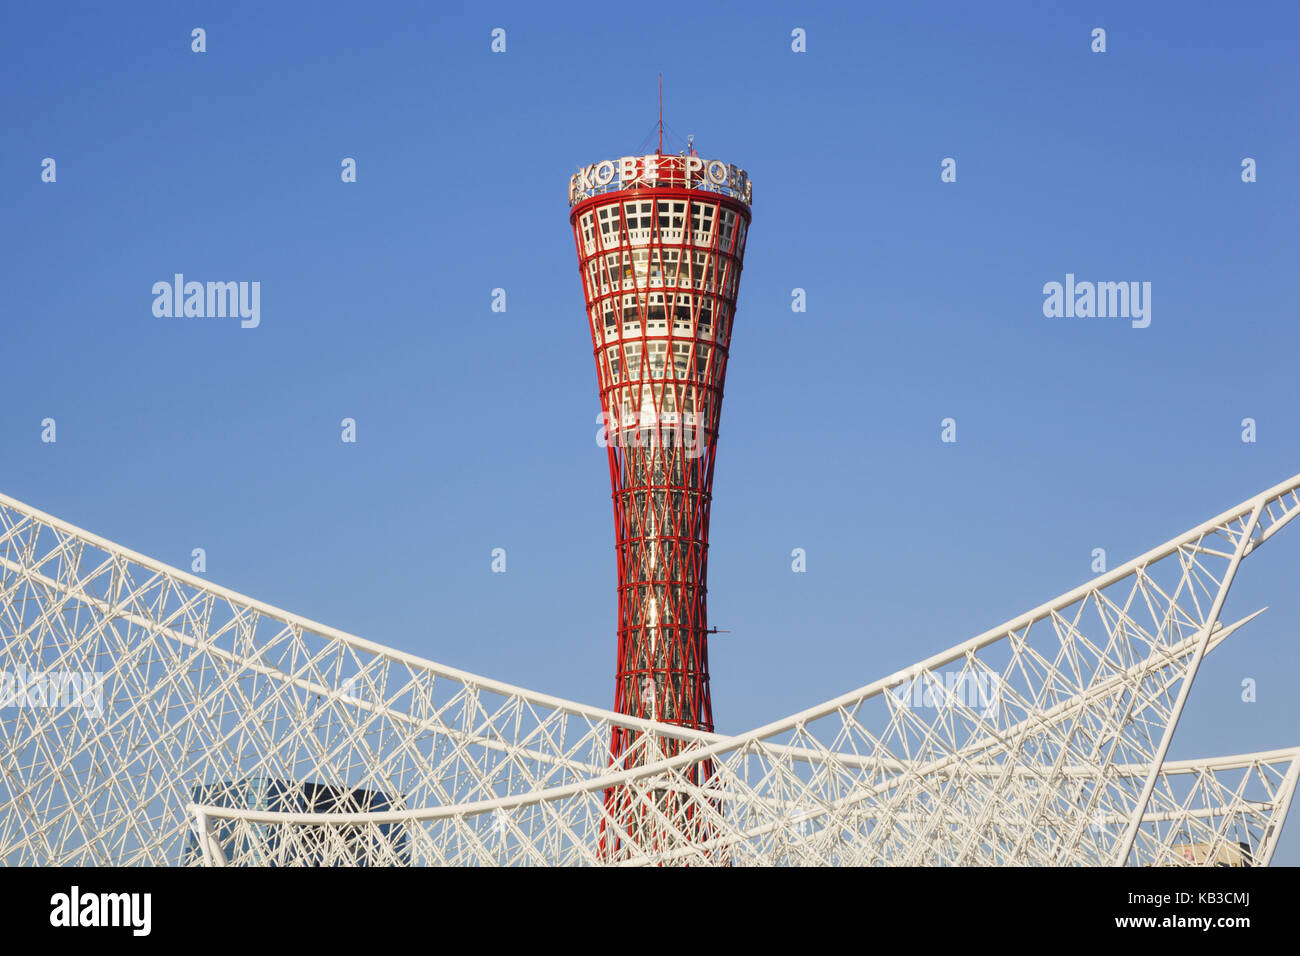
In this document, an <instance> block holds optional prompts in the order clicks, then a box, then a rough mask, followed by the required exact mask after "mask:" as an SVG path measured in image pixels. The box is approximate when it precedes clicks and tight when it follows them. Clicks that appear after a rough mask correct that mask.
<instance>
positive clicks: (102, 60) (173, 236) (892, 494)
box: [0, 2, 1300, 863]
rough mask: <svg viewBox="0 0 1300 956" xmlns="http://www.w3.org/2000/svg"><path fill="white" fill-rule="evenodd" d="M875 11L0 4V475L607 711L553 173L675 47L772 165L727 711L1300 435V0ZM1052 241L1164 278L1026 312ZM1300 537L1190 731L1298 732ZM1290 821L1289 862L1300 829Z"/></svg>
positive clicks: (763, 220)
mask: <svg viewBox="0 0 1300 956" xmlns="http://www.w3.org/2000/svg"><path fill="white" fill-rule="evenodd" d="M866 7H867V5H864V4H845V5H842V6H838V7H835V6H830V5H824V4H808V5H805V4H772V3H757V4H754V3H745V4H739V3H738V4H734V5H727V6H709V5H706V4H691V5H687V6H686V7H682V6H681V5H673V4H650V5H632V6H629V5H625V4H624V5H620V4H604V5H601V4H595V5H593V4H566V5H563V6H549V5H543V4H537V3H520V4H482V5H469V4H467V5H463V6H448V5H434V4H394V3H374V4H366V3H357V4H335V3H315V4H311V5H310V7H308V6H306V5H303V6H302V7H301V8H292V7H291V6H290V5H288V4H266V3H228V2H222V3H193V4H183V5H182V4H171V3H152V4H143V3H142V4H102V3H83V4H42V5H31V4H24V5H9V6H7V7H6V9H5V11H4V13H3V24H2V25H0V103H2V106H3V110H2V112H0V115H3V117H4V127H5V129H4V137H3V141H2V143H0V214H2V215H3V221H4V228H3V229H0V262H2V263H3V284H2V285H0V322H2V323H3V336H0V376H2V377H3V401H0V491H2V492H4V493H6V494H9V495H12V496H13V497H16V498H18V499H20V500H22V501H25V502H27V503H29V504H31V505H33V506H35V507H37V508H40V509H43V510H46V511H49V512H52V513H54V514H56V515H58V516H60V517H62V518H64V519H66V520H69V521H71V522H73V523H74V524H77V525H80V526H82V527H84V528H87V529H89V530H91V531H93V532H95V533H98V534H102V535H104V536H106V537H109V538H111V539H113V540H115V541H118V542H121V543H122V544H124V545H126V546H128V547H130V548H133V549H136V550H139V551H142V552H144V553H146V554H150V555H153V556H155V557H157V558H158V559H160V560H163V561H166V562H168V563H171V564H175V565H177V566H179V567H184V568H188V567H189V566H190V560H191V558H190V555H191V551H192V549H194V548H197V547H202V548H204V549H205V550H206V553H207V572H206V573H207V576H208V577H209V578H211V579H212V580H213V581H215V582H218V583H220V584H222V585H225V586H228V587H231V588H234V589H235V590H238V591H241V592H243V593H246V594H248V595H251V596H253V597H256V598H259V599H262V600H265V601H268V602H270V603H272V604H276V605H278V606H281V607H284V608H287V609H290V610H293V611H295V612H298V613H301V614H303V615H306V616H308V617H311V618H314V619H316V620H320V621H324V622H327V623H329V624H332V625H334V626H336V627H340V628H343V629H345V630H348V631H351V632H354V633H356V634H359V635H362V636H364V637H367V638H370V639H373V640H376V641H379V642H382V643H384V644H388V645H391V646H394V647H398V648H401V649H403V650H406V651H410V652H413V653H417V654H420V655H423V656H426V657H429V658H432V659H434V660H437V661H440V662H443V663H446V664H450V665H453V666H457V667H463V668H466V669H468V670H472V671H477V672H480V673H483V674H487V675H490V676H493V677H496V678H499V679H502V680H507V681H511V682H514V683H518V684H523V685H525V686H528V687H531V688H535V689H537V690H542V691H546V692H549V693H553V694H557V695H561V696H565V697H570V698H575V699H578V700H581V701H584V702H590V703H593V704H599V705H603V706H608V705H610V704H611V703H612V700H613V676H614V663H615V661H614V651H615V634H614V625H615V612H616V594H615V564H614V555H613V527H612V516H611V508H610V502H609V488H608V471H607V468H606V464H605V452H604V450H603V449H601V448H600V447H598V446H597V444H596V441H595V433H596V425H595V421H596V415H597V412H598V411H599V403H598V396H597V390H596V380H595V368H594V363H593V361H592V357H591V343H590V336H589V332H588V329H587V325H586V321H585V319H584V315H583V308H582V291H581V285H580V282H579V278H578V275H577V266H576V261H575V257H574V249H573V241H572V236H571V234H570V232H569V226H568V207H567V196H566V188H567V180H568V177H569V176H570V174H572V173H573V172H574V171H576V169H577V168H578V166H579V165H582V164H586V163H591V162H594V161H597V160H600V159H605V158H611V157H617V156H620V155H623V154H628V153H632V152H634V151H636V150H637V147H638V146H641V145H642V144H643V143H644V142H645V140H646V137H647V135H648V134H649V133H650V131H651V129H652V128H653V126H654V123H655V119H656V76H657V74H658V73H659V72H660V71H662V73H663V75H664V81H663V85H664V116H665V121H666V122H667V124H668V126H669V128H670V130H671V131H672V132H673V133H674V134H675V137H676V138H675V139H674V140H673V143H674V144H676V143H677V142H679V141H680V140H681V139H684V138H685V137H686V136H687V135H689V134H693V135H694V136H695V143H696V146H697V147H698V149H699V150H700V152H701V154H702V155H704V156H706V157H710V158H712V157H717V158H721V159H724V160H726V161H728V162H732V163H735V164H737V165H740V166H743V167H745V168H746V169H747V170H748V171H749V173H750V175H751V176H752V178H753V182H754V221H753V226H752V228H751V231H750V235H749V244H748V250H747V256H746V262H745V272H744V276H743V280H742V283H741V292H740V299H739V308H738V313H737V320H736V326H735V334H734V337H733V340H732V345H733V348H732V360H731V364H730V368H729V371H730V374H729V375H728V379H727V389H726V395H727V397H726V402H725V405H724V411H723V416H722V439H721V442H720V445H719V449H720V450H719V454H718V466H717V472H716V479H715V484H714V492H715V504H714V510H713V527H712V535H711V552H710V580H709V584H710V594H709V602H710V614H711V617H712V623H713V624H715V625H716V626H718V627H720V628H724V629H729V633H727V634H724V635H720V636H719V637H718V638H716V639H715V640H714V641H713V643H712V647H711V664H712V676H713V681H712V688H713V702H714V713H715V715H716V718H717V722H718V729H719V730H721V731H723V732H739V731H742V730H745V729H747V728H749V727H751V726H754V725H757V724H759V723H762V722H766V721H768V720H771V719H775V718H777V717H780V716H783V715H784V714H787V713H790V712H793V711H796V710H799V709H802V708H804V707H807V706H810V705H812V704H814V703H817V702H819V701H821V700H824V699H826V698H828V697H831V696H833V695H836V694H839V693H841V692H844V691H847V690H850V689H852V688H854V687H857V686H859V685H862V684H865V683H867V682H869V681H871V680H873V679H875V678H877V677H879V676H882V675H884V674H887V673H890V672H892V671H894V670H896V669H897V668H899V667H901V666H904V665H906V664H908V663H910V662H912V661H915V660H918V659H921V658H923V657H925V656H928V655H929V654H931V653H933V652H935V651H938V650H940V649H942V648H945V647H948V646H950V645H952V644H955V643H958V642H959V641H961V640H964V639H965V638H967V637H970V636H972V635H974V634H976V633H978V632H980V631H983V630H984V629H986V628H988V627H991V626H994V625H996V624H998V623H1000V622H1001V621H1004V620H1006V619H1009V618H1011V617H1013V616H1014V615H1016V614H1017V613H1019V612H1021V611H1024V610H1026V609H1028V608H1030V607H1033V606H1035V605H1037V604H1039V603H1041V602H1043V601H1046V600H1048V599H1050V598H1051V597H1053V596H1055V595H1057V594H1059V593H1062V592H1064V591H1066V590H1068V589H1069V588H1071V587H1073V586H1075V585H1076V584H1079V583H1081V582H1083V581H1084V580H1085V579H1087V578H1088V577H1090V576H1091V575H1092V571H1091V567H1090V565H1091V563H1092V560H1093V559H1092V552H1093V549H1094V548H1099V547H1100V548H1105V549H1106V551H1107V555H1108V559H1109V562H1110V564H1111V566H1114V565H1115V564H1118V563H1120V562H1122V561H1124V560H1126V559H1127V558H1129V557H1132V556H1134V555H1136V554H1138V553H1140V552H1142V551H1144V550H1146V549H1147V548H1149V547H1152V546H1154V545H1156V544H1158V543H1160V542H1162V541H1164V540H1166V539H1168V538H1170V537H1173V536H1174V535H1176V534H1178V533H1180V532H1182V531H1184V530H1186V529H1188V528H1190V527H1192V526H1193V525H1195V524H1198V523H1200V522H1201V521H1203V520H1205V519H1206V518H1209V517H1211V516H1213V515H1214V514H1217V513H1218V512H1220V511H1221V510H1223V509H1225V508H1227V507H1230V506H1232V505H1234V504H1236V503H1237V502H1239V501H1241V500H1243V499H1245V498H1247V497H1249V496H1251V495H1252V494H1254V493H1255V492H1257V491H1260V490H1262V489H1264V488H1266V487H1268V486H1270V485H1273V484H1275V483H1277V482H1279V481H1282V480H1283V479H1285V478H1287V477H1289V476H1291V475H1293V474H1295V473H1296V472H1298V471H1300V407H1298V405H1297V402H1296V397H1295V396H1296V389H1295V384H1296V357H1297V345H1298V344H1300V341H1298V339H1300V336H1298V335H1297V331H1296V302H1297V292H1296V290H1297V272H1296V251H1297V240H1296V235H1297V232H1296V222H1297V218H1298V215H1297V214H1298V213H1300V201H1298V198H1297V188H1296V183H1297V182H1298V181H1300V136H1298V135H1297V129H1298V128H1300V127H1298V126H1297V122H1296V121H1297V109H1298V107H1297V102H1298V101H1297V98H1296V91H1297V89H1300V83H1297V80H1298V79H1300V78H1298V77H1297V73H1298V72H1300V70H1298V69H1297V57H1296V55H1295V40H1296V37H1297V35H1300V7H1297V6H1296V5H1295V4H1293V3H1275V4H1257V3H1235V4H1226V3H1225V4H1204V3H1187V2H1179V3H1143V4H1128V3H1103V4H1096V5H1093V6H1092V7H1091V9H1085V6H1084V5H1083V4H1050V5H1049V4H1043V3H1016V4H999V5H988V6H985V5H975V4H964V3H951V4H948V3H926V4H888V5H870V9H865V8H866ZM195 27H202V28H204V29H205V30H206V46H207V49H206V52H204V53H201V54H199V53H194V52H192V51H191V30H192V29H193V28H195ZM1096 27H1102V28H1104V29H1105V30H1106V47H1107V49H1106V52H1105V53H1094V52H1092V50H1091V44H1092V38H1091V32H1092V30H1093V29H1094V28H1096ZM494 28H502V29H504V30H505V31H506V34H505V36H506V52H505V53H500V54H494V53H493V52H492V51H491V49H490V46H491V42H492V37H491V32H492V30H493V29H494ZM795 28H802V29H803V30H805V31H806V46H807V50H806V52H803V53H795V52H793V51H792V49H791V44H792V38H791V32H792V30H794V29H795ZM45 157H51V158H53V159H54V160H55V161H56V164H57V165H56V172H57V180H56V182H54V183H45V182H42V181H41V173H42V170H41V161H42V159H44V158H45ZM344 157H351V158H353V159H355V161H356V165H357V181H356V182H355V183H343V182H342V181H341V177H340V164H341V162H342V160H343V159H344ZM947 157H951V158H953V159H955V160H956V171H957V181H956V182H952V183H944V182H941V180H940V172H941V169H940V164H941V161H942V160H943V159H945V158H947ZM1246 157H1250V158H1252V159H1254V160H1255V162H1256V169H1257V180H1258V181H1257V182H1254V183H1244V182H1243V181H1242V160H1243V159H1244V158H1246ZM178 272H180V273H184V274H185V276H186V277H187V278H190V279H197V280H200V281H207V280H214V281H215V280H221V281H227V280H230V281H257V282H260V284H261V285H260V288H261V302H260V319H261V323H260V325H259V326H258V327H257V328H255V329H244V328H241V327H240V324H239V322H238V320H232V319H195V318H189V319H185V318H158V317H155V315H154V314H153V310H152V305H153V295H152V292H151V289H152V286H153V284H154V283H155V282H158V281H170V280H171V277H172V276H173V274H174V273H178ZM1067 273H1072V274H1074V275H1076V276H1077V278H1078V279H1079V280H1092V281H1138V282H1150V283H1151V302H1150V305H1151V313H1150V318H1151V322H1150V325H1149V327H1147V328H1141V329H1137V328H1133V327H1132V325H1131V323H1130V322H1129V321H1128V320H1125V319H1116V318H1107V319H1098V318H1064V317H1060V318H1048V317H1046V316H1045V315H1044V312H1043V302H1044V295H1043V291H1042V290H1043V286H1044V284H1045V283H1047V282H1052V281H1057V282H1063V281H1064V280H1065V276H1066V274H1067ZM494 288H503V289H505V290H506V294H507V309H506V311H505V312H504V313H494V312H493V311H492V310H491V301H492V290H493V289H494ZM796 288H799V289H804V290H805V292H806V301H807V311H806V312H802V313H797V312H794V311H792V309H791V301H792V290H793V289H796ZM948 417H951V418H953V419H955V421H956V423H957V441H956V442H955V443H944V442H941V441H940V422H941V420H943V419H944V418H948ZM45 418H54V419H55V420H56V422H57V439H58V440H57V442H56V443H55V444H48V443H43V442H42V441H41V421H42V420H43V419H45ZM344 418H353V419H355V421H356V423H357V441H356V443H355V444H345V443H343V442H342V441H341V440H340V433H341V426H340V422H341V420H342V419H344ZM1245 418H1253V419H1254V420H1255V422H1256V428H1257V440H1256V441H1254V442H1250V443H1248V442H1243V441H1242V431H1243V427H1242V420H1243V419H1245ZM494 548H504V549H506V554H507V572H506V573H505V574H494V573H492V571H491V552H492V549H494ZM794 548H803V549H805V551H806V553H807V571H806V573H802V574H796V573H793V572H792V570H791V551H792V549H794ZM1298 572H1300V529H1296V530H1289V531H1288V532H1287V533H1285V534H1283V535H1280V536H1279V537H1278V538H1277V539H1275V543H1270V545H1269V546H1268V547H1267V548H1264V549H1261V550H1260V551H1259V552H1258V554H1256V555H1254V556H1252V557H1251V559H1250V560H1249V561H1248V562H1247V563H1246V565H1245V566H1244V568H1243V571H1242V574H1241V576H1240V578H1239V583H1238V586H1237V588H1236V589H1234V591H1233V597H1232V600H1231V601H1230V604H1229V608H1228V609H1227V611H1226V612H1225V617H1228V618H1230V619H1235V618H1233V615H1234V613H1235V614H1236V615H1237V616H1240V615H1241V614H1244V613H1245V612H1247V611H1250V610H1254V609H1256V608H1258V607H1260V606H1263V605H1264V604H1268V605H1270V608H1271V609H1270V611H1269V612H1268V613H1266V614H1265V615H1264V616H1263V617H1262V618H1261V619H1260V620H1259V621H1257V622H1256V623H1254V624H1253V625H1251V626H1250V627H1249V628H1247V629H1246V630H1244V631H1243V632H1241V633H1240V634H1239V635H1238V636H1235V637H1234V638H1233V639H1232V640H1230V641H1229V642H1228V643H1227V644H1226V645H1225V646H1224V647H1222V648H1221V649H1220V650H1218V651H1217V652H1216V653H1215V654H1214V655H1212V656H1211V657H1210V659H1209V660H1208V661H1207V662H1206V664H1205V666H1204V667H1203V668H1202V671H1201V674H1200V677H1199V678H1198V679H1197V682H1196V687H1195V691H1194V693H1193V696H1192V699H1191V702H1190V704H1189V710H1188V712H1187V714H1186V716H1185V719H1184V722H1183V724H1182V725H1181V726H1180V730H1179V733H1178V735H1177V736H1176V738H1175V741H1174V748H1173V756H1175V757H1190V756H1200V755H1217V754H1226V753H1235V752H1239V751H1244V750H1256V749H1263V748H1271V747H1282V746H1289V745H1293V744H1296V743H1300V695H1298V694H1297V693H1296V688H1297V687H1298V686H1300V654H1298V653H1297V647H1298V644H1297V642H1298V641H1300V594H1298V593H1297V588H1296V581H1297V573H1298ZM1247 678H1250V679H1253V680H1255V681H1256V682H1257V700H1256V701H1255V702H1253V703H1245V702H1243V701H1242V700H1241V683H1242V681H1243V680H1244V679H1247ZM1284 839H1285V843H1284V847H1283V851H1282V852H1281V854H1280V855H1279V857H1278V859H1279V860H1280V861H1285V862H1289V863H1300V825H1297V824H1296V823H1295V821H1292V824H1291V826H1290V829H1289V831H1288V835H1287V836H1286V837H1285V838H1284Z"/></svg>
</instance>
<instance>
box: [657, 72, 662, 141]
mask: <svg viewBox="0 0 1300 956" xmlns="http://www.w3.org/2000/svg"><path fill="white" fill-rule="evenodd" d="M663 153H664V75H663V74H662V73H660V74H659V152H658V153H657V154H656V155H659V156H662V155H663Z"/></svg>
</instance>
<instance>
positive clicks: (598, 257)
mask: <svg viewBox="0 0 1300 956" xmlns="http://www.w3.org/2000/svg"><path fill="white" fill-rule="evenodd" d="M569 201H570V205H571V206H572V211H571V213H570V216H569V220H570V223H571V225H572V226H573V234H574V240H575V243H576V246H577V252H578V262H579V265H580V272H581V275H582V285H583V291H584V293H585V295H586V301H587V316H588V319H589V321H590V324H591V336H592V344H593V347H594V352H595V358H596V370H597V378H598V382H599V386H600V397H601V406H602V412H603V422H604V428H603V434H604V436H605V443H606V447H607V450H608V454H609V476H610V485H611V488H612V491H613V501H614V531H615V537H616V541H617V554H618V665H617V676H616V679H615V689H614V706H615V709H616V710H618V711H619V712H620V713H624V714H629V715H633V716H637V717H644V718H646V719H650V720H655V721H659V722H663V723H669V724H677V725H680V726H683V727H690V728H694V729H699V730H705V731H712V730H713V711H712V706H711V704H710V701H709V656H708V616H707V613H706V601H705V598H706V594H707V586H706V583H707V578H708V548H709V505H710V501H711V498H712V485H713V465H714V459H715V455H716V451H717V438H718V420H719V414H720V412H721V409H722V387H723V381H724V378H725V376H726V371H727V354H728V346H729V343H730V340H731V325H732V319H733V317H734V315H735V310H736V293H737V289H738V287H739V280H740V271H741V265H742V261H743V259H744V251H745V236H746V233H747V231H748V228H749V222H750V203H751V201H752V187H751V185H750V183H749V179H748V176H747V175H746V174H745V172H744V171H743V170H740V169H737V168H736V167H734V166H730V165H728V164H726V163H723V162H721V161H718V160H711V161H710V160H704V159H701V158H700V157H699V156H697V155H696V154H695V151H694V150H693V149H691V150H689V151H687V152H685V153H682V154H679V155H675V156H674V155H665V154H663V153H662V152H656V153H655V154H653V155H649V156H640V157H623V158H622V159H620V160H618V161H616V162H615V161H609V160H607V161H605V162H603V163H597V164H593V165H592V166H588V167H586V168H585V169H583V170H581V171H580V172H579V173H578V174H577V175H575V176H574V177H573V178H572V180H571V181H570V187H569ZM681 746H682V745H681V743H680V742H679V741H677V740H675V739H673V738H670V737H664V736H655V737H654V739H649V738H648V737H646V735H642V734H640V733H636V732H629V731H625V730H623V729H621V728H619V729H616V730H615V731H614V734H613V740H612V741H611V763H612V765H613V766H616V767H620V768H623V767H630V766H636V765H640V764H644V763H649V762H653V761H655V760H658V759H662V758H663V757H664V756H671V755H673V754H674V753H676V752H678V750H679V749H680V747H681ZM710 773H711V767H710V765H709V764H708V762H707V761H704V762H701V764H699V765H697V766H695V767H692V768H691V769H690V771H689V772H688V774H687V776H688V778H689V779H690V780H691V781H692V782H693V783H695V784H698V785H705V784H706V783H707V780H708V777H709V776H710ZM646 799H647V798H646V796H645V794H644V793H643V794H642V796H641V797H640V798H634V797H632V796H630V795H629V794H628V793H627V792H625V791H623V790H622V789H621V788H614V789H613V790H611V791H609V792H608V793H607V794H606V797H605V803H606V807H607V809H608V810H609V811H610V814H611V817H612V818H613V820H614V821H615V822H616V824H617V830H616V832H615V833H614V834H613V835H612V836H611V835H610V834H609V833H607V832H604V830H602V841H601V842H602V849H603V850H604V851H605V852H606V854H607V855H609V856H614V855H625V854H626V853H628V852H630V851H631V844H634V843H635V844H641V845H644V844H645V843H646V842H647V841H651V842H653V843H654V844H655V845H656V847H657V848H660V849H662V845H661V841H660V839H659V838H658V837H655V836H653V835H652V832H651V831H652V829H653V827H651V825H650V824H649V823H647V822H646V821H647V820H648V819H650V818H653V819H656V820H659V821H660V825H662V820H663V818H664V817H666V818H668V819H670V820H672V821H673V823H672V825H671V826H670V827H669V829H670V830H671V831H672V832H676V833H678V834H680V833H682V832H684V831H685V832H691V833H694V835H695V836H696V838H698V837H700V836H702V834H701V832H700V830H699V826H698V824H697V825H695V826H694V828H692V826H693V825H692V823H691V821H690V819H689V818H690V817H691V816H692V815H693V814H696V813H697V810H696V809H693V808H692V807H691V805H690V804H689V801H683V800H682V799H681V798H680V795H675V794H674V793H672V792H669V791H667V790H664V791H660V792H659V793H658V794H657V795H656V796H654V797H653V802H655V803H656V804H658V807H657V811H658V812H657V813H656V812H655V808H652V807H649V806H644V805H637V801H638V800H640V802H641V804H644V803H645V801H646Z"/></svg>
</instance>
